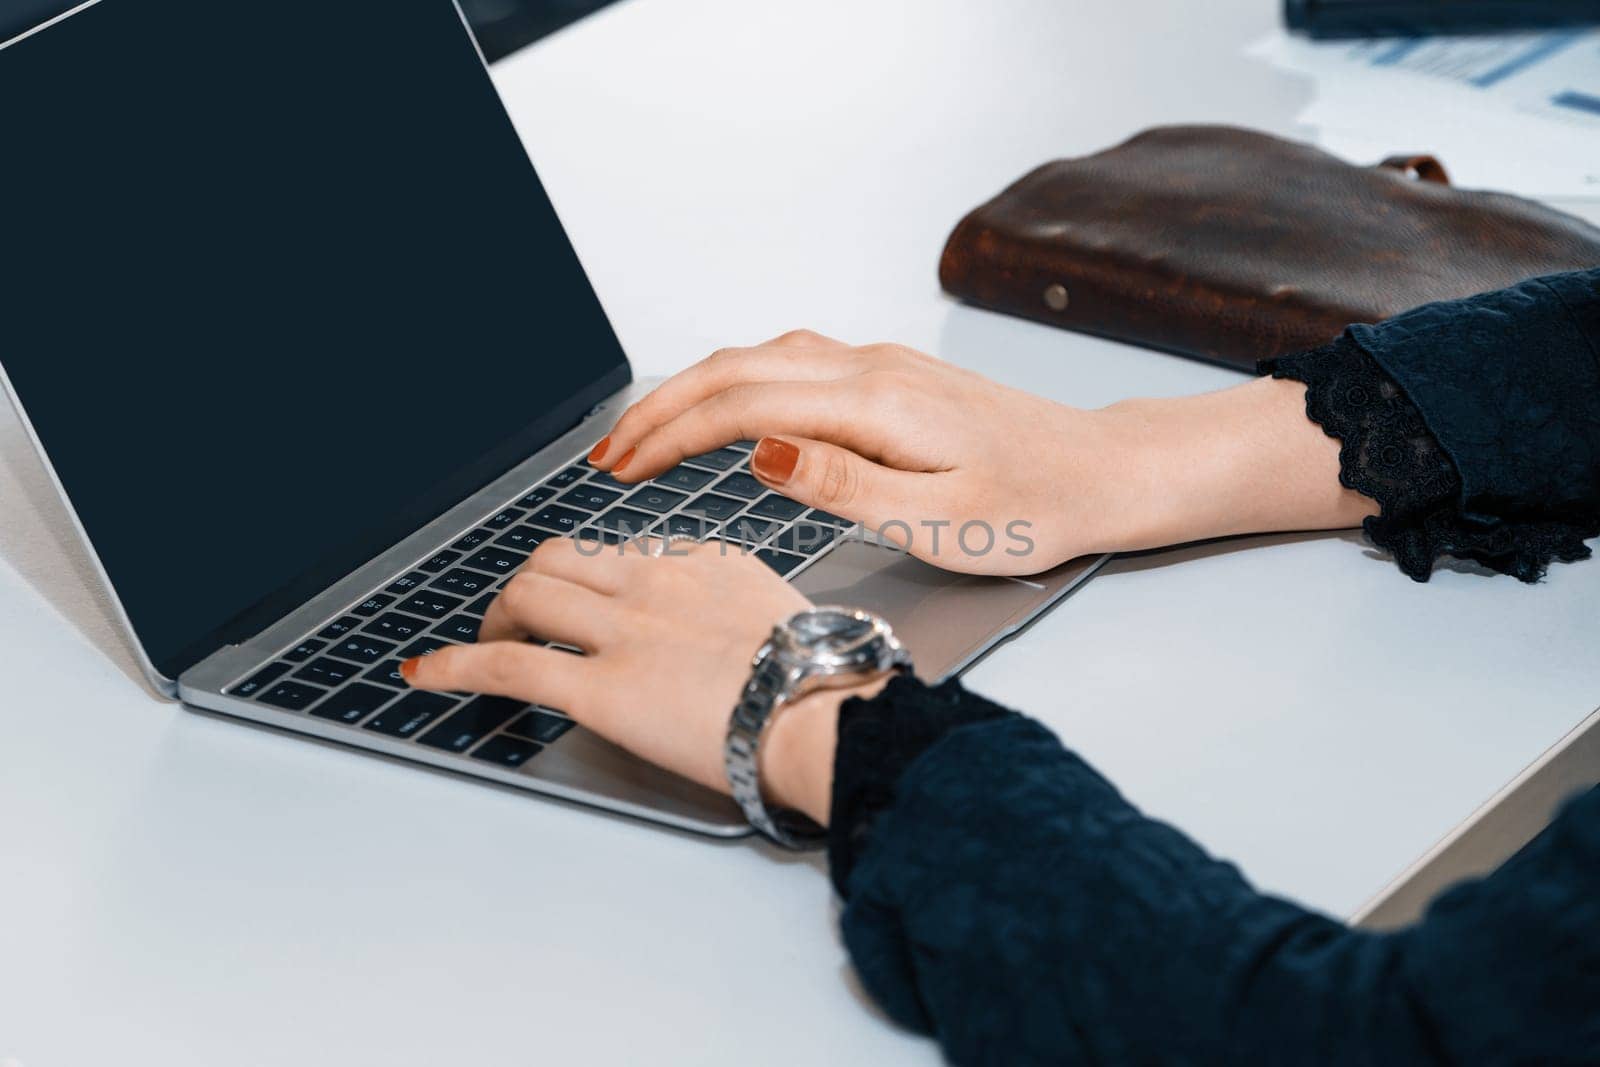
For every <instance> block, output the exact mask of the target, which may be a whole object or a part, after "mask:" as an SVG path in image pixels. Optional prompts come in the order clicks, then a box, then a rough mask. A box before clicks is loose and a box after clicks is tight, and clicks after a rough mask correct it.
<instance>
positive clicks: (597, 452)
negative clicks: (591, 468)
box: [589, 434, 611, 463]
mask: <svg viewBox="0 0 1600 1067" xmlns="http://www.w3.org/2000/svg"><path fill="white" fill-rule="evenodd" d="M610 447H611V435H610V434H606V435H605V436H604V437H602V438H600V443H599V444H597V445H595V446H594V450H593V451H592V452H590V453H589V462H590V463H599V462H600V461H601V460H602V459H605V458H606V449H608V448H610Z"/></svg>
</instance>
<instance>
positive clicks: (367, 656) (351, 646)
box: [328, 634, 394, 663]
mask: <svg viewBox="0 0 1600 1067" xmlns="http://www.w3.org/2000/svg"><path fill="white" fill-rule="evenodd" d="M393 651H394V645H393V644H391V643H390V642H388V641H379V640H378V639H377V638H376V637H369V636H368V635H366V634H350V635H349V636H348V637H343V638H340V639H339V641H338V643H337V644H335V645H334V646H333V647H332V648H330V649H328V655H330V656H338V657H339V658H340V659H347V660H349V661H351V662H352V663H376V662H378V661H379V660H380V659H382V658H383V657H385V656H387V655H388V654H389V653H391V652H393Z"/></svg>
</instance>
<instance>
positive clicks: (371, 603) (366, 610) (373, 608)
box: [350, 593, 394, 619]
mask: <svg viewBox="0 0 1600 1067" xmlns="http://www.w3.org/2000/svg"><path fill="white" fill-rule="evenodd" d="M393 603H394V597H392V596H390V595H389V594H388V593H373V594H372V595H371V596H369V597H367V599H365V600H363V601H362V602H361V603H359V604H357V605H356V606H355V607H353V608H351V609H350V610H351V611H353V612H355V613H356V614H357V615H360V616H361V617H362V618H364V619H370V618H371V617H372V616H374V615H376V614H377V613H378V612H380V611H382V610H383V609H384V608H386V607H388V606H389V605H390V604H393Z"/></svg>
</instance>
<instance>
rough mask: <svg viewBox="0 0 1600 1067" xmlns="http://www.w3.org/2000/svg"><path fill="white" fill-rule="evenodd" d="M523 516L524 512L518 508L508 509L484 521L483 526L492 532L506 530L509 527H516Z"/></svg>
mask: <svg viewBox="0 0 1600 1067" xmlns="http://www.w3.org/2000/svg"><path fill="white" fill-rule="evenodd" d="M523 514H524V512H523V511H521V510H520V509H518V508H506V509H505V510H504V511H501V512H496V513H495V514H494V515H491V516H490V517H489V518H487V519H485V520H483V524H484V525H485V526H487V527H489V528H490V529H491V530H504V529H505V528H506V527H507V526H514V525H516V523H517V522H518V521H519V520H520V519H521V518H522V516H523Z"/></svg>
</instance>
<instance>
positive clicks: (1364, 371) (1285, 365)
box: [1261, 271, 1600, 582]
mask: <svg viewBox="0 0 1600 1067" xmlns="http://www.w3.org/2000/svg"><path fill="white" fill-rule="evenodd" d="M1552 283H1554V284H1552ZM1591 331H1592V332H1591ZM1596 345H1600V271H1594V272H1587V273H1586V274H1581V275H1565V276H1559V277H1558V278H1555V279H1539V280H1535V281H1533V282H1528V283H1525V284H1524V285H1523V286H1519V287H1517V288H1516V289H1513V290H1505V291H1502V292H1500V293H1491V294H1485V295H1484V296H1482V297H1474V298H1471V299H1470V300H1464V301H1454V302H1452V303H1448V304H1433V305H1428V306H1427V307H1424V308H1419V309H1417V310H1416V311H1413V312H1408V313H1407V314H1406V315H1402V316H1399V317H1398V318H1395V319H1391V320H1390V321H1389V322H1387V323H1383V324H1381V325H1379V326H1371V327H1369V326H1361V327H1352V328H1351V329H1350V330H1349V331H1347V332H1346V333H1345V334H1344V335H1343V336H1341V337H1340V338H1339V339H1338V340H1336V341H1334V342H1333V343H1332V344H1329V345H1325V346H1323V347H1321V348H1316V349H1312V350H1310V351H1307V352H1301V353H1297V354H1295V355H1290V356H1284V357H1282V358H1279V359H1277V360H1270V361H1267V362H1265V363H1263V364H1262V365H1261V371H1262V373H1264V374H1271V375H1272V376H1273V377H1276V378H1288V379H1293V380H1295V381H1298V382H1303V383H1304V384H1305V386H1306V414H1307V415H1308V416H1310V418H1311V419H1312V420H1313V421H1314V422H1316V423H1317V424H1318V425H1320V426H1321V427H1322V428H1323V430H1324V431H1326V432H1327V434H1328V435H1329V436H1331V437H1336V438H1338V439H1339V440H1340V442H1341V448H1340V453H1339V457H1340V468H1341V469H1340V474H1339V479H1340V481H1341V482H1343V483H1344V484H1345V485H1346V486H1348V487H1349V488H1351V489H1354V490H1356V491H1357V492H1359V493H1361V494H1362V495H1364V496H1367V497H1370V498H1371V499H1372V500H1374V501H1376V502H1377V503H1378V505H1379V507H1380V509H1381V510H1380V514H1378V515H1377V516H1375V517H1373V518H1369V519H1367V520H1366V523H1365V529H1366V533H1367V536H1368V537H1370V538H1371V539H1372V541H1373V543H1374V544H1376V545H1378V546H1379V547H1380V548H1383V549H1386V550H1387V551H1389V552H1390V553H1392V554H1393V555H1394V558H1395V562H1396V563H1398V564H1399V566H1400V569H1401V570H1402V571H1404V572H1405V573H1406V574H1407V575H1409V576H1410V577H1412V578H1414V579H1416V580H1417V581H1426V580H1427V578H1428V575H1429V574H1430V573H1431V572H1432V570H1433V565H1434V563H1435V561H1436V560H1437V559H1438V558H1439V557H1441V556H1453V557H1455V558H1457V559H1465V560H1472V561H1475V562H1477V563H1480V564H1482V565H1484V566H1485V567H1488V568H1490V569H1492V570H1495V571H1499V572H1501V573H1503V574H1509V575H1512V576H1514V577H1516V578H1519V579H1521V580H1522V581H1525V582H1532V581H1537V580H1538V579H1539V578H1540V577H1541V576H1542V575H1543V574H1544V573H1545V569H1546V568H1547V567H1548V566H1549V564H1550V563H1551V561H1553V560H1560V561H1563V562H1571V561H1573V560H1580V559H1585V558H1587V557H1588V556H1589V554H1590V552H1589V548H1588V546H1586V545H1585V544H1584V543H1583V542H1584V541H1585V540H1586V539H1588V538H1591V537H1595V536H1597V535H1600V430H1597V427H1600V357H1597V356H1596V354H1595V346H1596Z"/></svg>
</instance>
